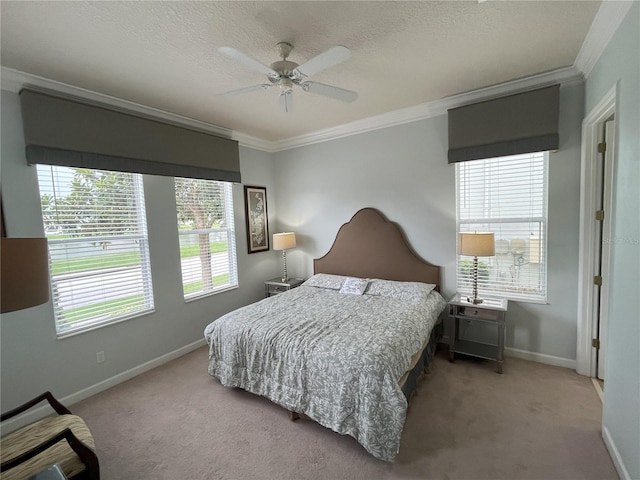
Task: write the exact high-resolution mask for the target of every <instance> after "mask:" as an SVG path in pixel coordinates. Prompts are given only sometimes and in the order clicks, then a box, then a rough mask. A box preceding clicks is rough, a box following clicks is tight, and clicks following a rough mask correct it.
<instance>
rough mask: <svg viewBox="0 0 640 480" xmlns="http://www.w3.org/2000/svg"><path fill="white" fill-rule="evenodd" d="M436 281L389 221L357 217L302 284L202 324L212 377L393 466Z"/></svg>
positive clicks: (424, 361) (429, 339) (428, 338)
mask: <svg viewBox="0 0 640 480" xmlns="http://www.w3.org/2000/svg"><path fill="white" fill-rule="evenodd" d="M439 278H440V270H439V267H437V266H434V265H431V264H429V263H428V262H425V261H424V260H422V259H420V258H419V257H418V256H417V255H416V254H415V253H414V252H413V250H412V249H411V248H410V247H409V245H408V244H407V242H406V241H405V239H404V235H403V234H402V231H401V230H400V228H399V227H398V226H397V225H396V224H395V223H393V222H389V221H387V220H386V219H385V218H384V216H383V215H382V214H381V213H380V212H378V211H377V210H375V209H372V208H365V209H362V210H360V211H359V212H357V213H356V214H355V215H354V216H353V218H352V219H351V220H350V221H349V222H348V223H346V224H344V225H343V226H342V227H341V228H340V230H339V231H338V234H337V236H336V239H335V241H334V244H333V246H332V247H331V249H330V250H329V252H328V253H327V254H326V255H325V256H324V257H321V258H319V259H316V260H314V275H313V276H312V277H311V278H310V279H308V280H307V281H306V282H304V283H303V284H302V285H301V286H299V287H297V288H295V289H292V290H289V291H287V292H284V293H281V294H279V295H276V296H272V297H269V298H266V299H264V300H261V301H259V302H257V303H255V304H252V305H248V306H246V307H243V308H240V309H238V310H235V311H233V312H230V313H228V314H226V315H223V316H222V317H220V318H219V319H217V320H215V321H214V322H212V323H211V324H209V325H208V326H207V327H206V328H205V332H204V333H205V338H206V340H207V342H208V344H209V366H208V371H209V374H210V375H211V376H213V377H214V378H217V379H218V380H219V381H220V382H221V383H222V384H223V385H225V386H229V387H239V388H242V389H244V390H247V391H249V392H251V393H254V394H257V395H262V396H265V397H267V398H269V399H270V400H271V401H273V402H274V403H276V404H278V405H280V406H282V407H284V408H285V409H287V410H289V411H290V412H295V413H297V414H303V415H305V416H307V417H309V418H310V419H312V420H314V421H316V422H318V423H319V424H321V425H323V426H325V427H327V428H330V429H332V430H334V431H335V432H337V433H340V434H346V435H350V436H352V437H354V438H355V439H356V440H357V441H358V442H359V443H360V444H361V445H362V446H363V447H364V448H365V449H366V450H367V451H368V452H369V453H371V454H372V455H373V456H375V457H376V458H379V459H381V460H385V461H393V460H394V459H395V457H396V455H397V454H398V451H399V448H400V437H401V435H402V429H403V426H404V422H405V418H406V413H407V408H408V400H409V399H410V397H411V394H412V393H413V391H414V390H415V387H416V384H417V380H418V378H419V376H420V374H421V372H423V371H424V369H425V367H426V366H427V365H428V364H429V362H430V361H431V359H432V356H433V351H434V349H435V343H436V342H437V340H438V332H439V331H440V328H439V317H440V314H441V313H442V311H443V310H444V309H445V306H446V302H445V301H444V299H443V298H442V296H441V295H440V294H439V293H438V289H439Z"/></svg>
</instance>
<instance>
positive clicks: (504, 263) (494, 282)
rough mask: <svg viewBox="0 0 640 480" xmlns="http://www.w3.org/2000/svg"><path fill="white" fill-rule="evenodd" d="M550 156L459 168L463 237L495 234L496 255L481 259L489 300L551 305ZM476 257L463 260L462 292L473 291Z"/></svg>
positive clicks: (458, 210)
mask: <svg viewBox="0 0 640 480" xmlns="http://www.w3.org/2000/svg"><path fill="white" fill-rule="evenodd" d="M547 164H548V154H547V153H531V154H525V155H513V156H509V157H500V158H491V159H486V160H474V161H470V162H461V163H456V217H457V228H458V232H473V231H484V232H494V234H495V253H496V254H495V256H494V257H480V258H478V290H480V291H481V292H482V293H484V294H486V295H487V296H491V295H492V294H493V295H496V296H502V297H506V298H509V299H513V300H525V301H527V300H528V301H534V302H535V301H537V302H544V301H546V296H547V285H546V283H547V282H546V278H547V267H546V266H547V250H546V245H547V171H548V167H547ZM472 264H473V258H470V257H465V256H461V255H458V258H457V273H458V290H459V291H461V292H466V291H471V288H472V278H473V277H472V275H473V268H472Z"/></svg>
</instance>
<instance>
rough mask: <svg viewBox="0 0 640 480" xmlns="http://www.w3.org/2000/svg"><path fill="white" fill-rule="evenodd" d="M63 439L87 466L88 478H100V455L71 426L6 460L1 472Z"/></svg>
mask: <svg viewBox="0 0 640 480" xmlns="http://www.w3.org/2000/svg"><path fill="white" fill-rule="evenodd" d="M62 440H67V442H68V443H69V446H70V447H71V449H72V450H73V451H74V452H75V453H76V454H77V455H78V457H79V458H80V460H81V461H82V462H83V463H84V464H85V466H86V467H87V470H86V471H87V473H88V477H87V478H100V468H99V465H98V457H97V456H96V454H95V453H94V452H93V450H91V449H90V448H89V447H87V446H86V445H85V444H84V443H82V441H80V440H79V439H78V437H76V436H75V435H74V434H73V432H72V431H71V429H70V428H65V429H64V430H63V431H61V432H60V433H58V434H57V435H54V436H53V437H51V438H49V439H48V440H46V441H44V442H42V443H41V444H40V445H37V446H35V447H33V448H32V449H31V450H29V451H27V452H25V453H23V454H22V455H19V456H17V457H15V458H13V459H11V460H8V461H6V462H5V463H3V464H2V465H0V472H4V471H5V470H9V469H11V468H14V467H16V466H18V465H20V464H21V463H24V462H26V461H27V460H30V459H31V458H33V457H35V456H36V455H39V454H40V453H42V452H44V451H45V450H47V449H48V448H51V447H53V446H54V445H55V444H56V443H58V442H60V441H62Z"/></svg>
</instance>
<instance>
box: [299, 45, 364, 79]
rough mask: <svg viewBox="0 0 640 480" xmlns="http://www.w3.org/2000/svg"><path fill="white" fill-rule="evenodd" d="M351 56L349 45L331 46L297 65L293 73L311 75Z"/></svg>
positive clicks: (303, 75) (304, 75) (301, 75)
mask: <svg viewBox="0 0 640 480" xmlns="http://www.w3.org/2000/svg"><path fill="white" fill-rule="evenodd" d="M350 56H351V51H350V50H349V49H348V48H347V47H342V46H337V47H331V48H330V49H329V50H327V51H326V52H323V53H321V54H320V55H317V56H315V57H313V58H312V59H311V60H309V61H307V62H305V63H303V64H302V65H300V66H298V67H296V68H295V69H294V70H293V74H294V75H295V76H298V77H310V76H311V75H313V74H314V73H318V72H320V71H322V70H324V69H325V68H329V67H333V66H334V65H337V64H338V63H341V62H344V61H345V60H346V59H347V58H349V57H350Z"/></svg>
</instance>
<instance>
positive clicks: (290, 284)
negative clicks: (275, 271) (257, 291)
mask: <svg viewBox="0 0 640 480" xmlns="http://www.w3.org/2000/svg"><path fill="white" fill-rule="evenodd" d="M303 282H304V280H303V279H301V278H289V279H287V280H286V281H284V282H283V281H282V278H280V277H278V278H272V279H271V280H267V281H266V282H264V296H265V297H271V296H273V295H277V294H279V293H282V292H286V291H287V290H291V289H292V288H296V287H299V286H300V285H302V283H303Z"/></svg>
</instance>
